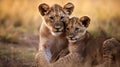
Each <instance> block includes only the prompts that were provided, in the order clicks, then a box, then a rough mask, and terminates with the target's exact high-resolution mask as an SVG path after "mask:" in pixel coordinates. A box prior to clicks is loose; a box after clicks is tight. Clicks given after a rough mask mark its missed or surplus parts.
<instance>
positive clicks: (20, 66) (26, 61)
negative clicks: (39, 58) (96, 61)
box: [0, 0, 120, 67]
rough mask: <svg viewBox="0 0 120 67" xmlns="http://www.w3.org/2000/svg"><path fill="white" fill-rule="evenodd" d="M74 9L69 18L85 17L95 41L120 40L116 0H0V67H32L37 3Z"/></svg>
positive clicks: (38, 17) (118, 0) (119, 10)
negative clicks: (67, 4)
mask: <svg viewBox="0 0 120 67" xmlns="http://www.w3.org/2000/svg"><path fill="white" fill-rule="evenodd" d="M67 2H72V3H73V4H74V5H75V9H74V12H73V14H72V15H71V16H77V17H81V16H84V15H86V16H89V17H90V18H91V23H90V26H89V27H88V30H89V31H90V32H91V33H92V34H93V35H94V36H95V37H96V36H97V37H115V38H117V39H120V0H0V67H31V66H32V67H35V64H34V56H35V53H36V51H37V50H38V48H37V47H38V43H39V37H38V34H39V32H38V28H39V26H40V24H41V22H42V19H41V15H40V13H39V11H38V6H39V4H41V3H47V4H48V5H50V6H52V5H53V4H56V3H57V4H60V5H62V6H63V5H64V4H66V3H67Z"/></svg>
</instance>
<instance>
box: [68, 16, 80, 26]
mask: <svg viewBox="0 0 120 67" xmlns="http://www.w3.org/2000/svg"><path fill="white" fill-rule="evenodd" d="M68 26H71V27H75V26H82V23H81V22H80V20H79V18H77V17H72V18H70V20H69V23H68Z"/></svg>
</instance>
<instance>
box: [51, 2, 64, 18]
mask: <svg viewBox="0 0 120 67" xmlns="http://www.w3.org/2000/svg"><path fill="white" fill-rule="evenodd" d="M49 14H50V15H53V16H55V15H58V16H61V15H63V16H64V15H65V14H66V13H65V12H64V10H63V8H62V7H61V6H60V5H58V4H55V5H53V6H52V7H51V8H50V12H49Z"/></svg>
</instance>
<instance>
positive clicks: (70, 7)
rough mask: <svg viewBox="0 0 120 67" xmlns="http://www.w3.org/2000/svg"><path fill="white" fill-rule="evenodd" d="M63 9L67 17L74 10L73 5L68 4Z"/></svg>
mask: <svg viewBox="0 0 120 67" xmlns="http://www.w3.org/2000/svg"><path fill="white" fill-rule="evenodd" d="M63 9H64V11H65V12H66V13H67V14H68V15H71V14H72V12H73V10H74V5H73V4H72V3H70V2H69V3H67V4H65V5H64V7H63Z"/></svg>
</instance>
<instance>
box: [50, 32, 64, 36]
mask: <svg viewBox="0 0 120 67" xmlns="http://www.w3.org/2000/svg"><path fill="white" fill-rule="evenodd" d="M51 33H52V35H53V36H60V35H61V34H62V33H63V32H51Z"/></svg>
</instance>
